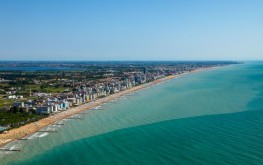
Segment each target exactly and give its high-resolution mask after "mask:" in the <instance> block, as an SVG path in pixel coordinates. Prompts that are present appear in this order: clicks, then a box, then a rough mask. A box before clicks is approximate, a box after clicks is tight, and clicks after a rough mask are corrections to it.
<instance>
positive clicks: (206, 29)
mask: <svg viewBox="0 0 263 165" xmlns="http://www.w3.org/2000/svg"><path fill="white" fill-rule="evenodd" d="M262 43H263V1H262V0H158V1H157V0H83V1H82V0H78V1H76V0H75V1H74V0H71V1H69V0H42V1H40V0H0V58H1V60H64V61H65V60H76V61H81V60H85V61H89V60H263V46H262Z"/></svg>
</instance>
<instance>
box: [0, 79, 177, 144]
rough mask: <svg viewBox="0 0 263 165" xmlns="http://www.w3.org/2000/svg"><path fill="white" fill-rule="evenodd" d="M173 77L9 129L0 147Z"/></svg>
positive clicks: (2, 137)
mask: <svg viewBox="0 0 263 165" xmlns="http://www.w3.org/2000/svg"><path fill="white" fill-rule="evenodd" d="M175 77H177V76H175V75H172V76H167V77H165V78H162V79H158V80H155V81H152V82H150V83H146V84H142V85H139V86H135V87H132V88H130V89H126V90H124V91H121V92H118V93H115V94H112V95H109V96H107V97H105V98H101V99H98V100H95V101H93V102H89V103H85V104H82V105H80V106H78V107H74V108H70V109H69V110H66V111H63V112H60V113H57V114H54V115H51V116H49V117H47V118H44V119H41V120H39V121H36V122H33V123H29V124H26V125H24V126H21V127H19V128H14V129H11V130H9V131H8V133H6V134H4V133H2V134H0V146H4V145H6V144H7V143H10V142H11V141H15V140H18V139H22V138H23V137H25V136H28V135H30V134H33V133H35V132H37V131H39V130H40V129H42V128H44V127H46V126H48V125H51V124H54V123H55V122H57V121H60V120H63V119H66V118H69V117H70V116H72V115H75V114H78V113H80V112H82V111H85V110H88V109H92V108H95V107H98V106H100V105H102V104H103V103H106V102H109V101H111V100H114V99H116V98H119V97H121V96H124V95H126V94H129V93H133V92H135V91H138V90H140V89H144V88H146V87H149V86H152V85H155V84H157V83H160V82H163V81H166V80H170V79H173V78H175Z"/></svg>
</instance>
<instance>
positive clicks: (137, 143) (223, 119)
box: [1, 63, 263, 165]
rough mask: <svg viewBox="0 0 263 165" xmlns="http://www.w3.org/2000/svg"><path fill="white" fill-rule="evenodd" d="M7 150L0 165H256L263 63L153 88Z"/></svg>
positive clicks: (261, 135) (262, 152)
mask: <svg viewBox="0 0 263 165" xmlns="http://www.w3.org/2000/svg"><path fill="white" fill-rule="evenodd" d="M102 109H103V110H90V111H86V113H87V114H85V115H81V117H84V119H83V120H67V121H66V120H65V121H63V123H64V124H65V125H64V126H50V127H49V128H48V129H56V130H58V133H50V134H48V133H44V134H43V133H42V134H40V133H38V134H36V135H34V136H32V137H30V138H31V139H32V140H28V141H20V142H16V143H13V144H10V145H9V147H13V148H21V149H22V151H21V152H16V153H14V154H8V155H5V156H3V157H2V158H1V164H26V165H28V164H50V165H51V164H207V165H211V164H213V165H214V164H227V165H228V164H239V165H240V164H244V165H247V164H263V143H262V142H263V111H262V110H263V63H246V64H242V65H232V66H228V67H224V68H219V69H216V70H210V71H205V72H202V73H195V74H189V75H186V76H184V77H181V78H177V79H173V80H171V81H168V82H165V83H162V84H159V85H157V86H153V87H151V88H148V89H145V90H142V91H139V92H136V93H134V94H132V95H130V96H126V97H123V98H120V99H118V100H116V101H114V102H111V103H108V104H104V105H103V106H102Z"/></svg>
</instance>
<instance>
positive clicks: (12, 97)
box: [7, 95, 17, 99]
mask: <svg viewBox="0 0 263 165" xmlns="http://www.w3.org/2000/svg"><path fill="white" fill-rule="evenodd" d="M7 98H8V99H16V98H17V97H16V95H11V96H7Z"/></svg>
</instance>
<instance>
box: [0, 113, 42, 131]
mask: <svg viewBox="0 0 263 165" xmlns="http://www.w3.org/2000/svg"><path fill="white" fill-rule="evenodd" d="M43 117H44V116H41V115H36V114H30V113H20V112H16V113H14V112H11V111H0V125H1V126H4V127H10V128H15V127H19V126H21V125H25V124H27V123H30V122H34V121H37V120H39V119H41V118H43Z"/></svg>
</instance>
